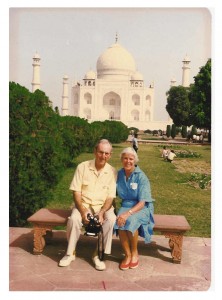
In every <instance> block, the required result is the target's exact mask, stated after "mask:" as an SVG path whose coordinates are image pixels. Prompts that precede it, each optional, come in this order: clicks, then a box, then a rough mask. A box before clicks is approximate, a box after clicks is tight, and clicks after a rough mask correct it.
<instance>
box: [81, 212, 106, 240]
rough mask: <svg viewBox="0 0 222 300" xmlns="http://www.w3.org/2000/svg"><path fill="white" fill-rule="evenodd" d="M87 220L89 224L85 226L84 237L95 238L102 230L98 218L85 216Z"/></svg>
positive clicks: (89, 215)
mask: <svg viewBox="0 0 222 300" xmlns="http://www.w3.org/2000/svg"><path fill="white" fill-rule="evenodd" d="M87 219H88V220H89V223H88V224H86V225H85V230H86V232H85V235H90V236H97V235H98V233H99V232H100V231H101V228H102V225H101V224H100V222H99V219H98V216H97V215H94V216H93V215H91V214H87Z"/></svg>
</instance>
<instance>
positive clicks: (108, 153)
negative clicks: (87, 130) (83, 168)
mask: <svg viewBox="0 0 222 300" xmlns="http://www.w3.org/2000/svg"><path fill="white" fill-rule="evenodd" d="M97 153H98V154H99V155H101V156H102V155H103V154H105V156H109V155H110V154H111V153H110V152H103V151H97Z"/></svg>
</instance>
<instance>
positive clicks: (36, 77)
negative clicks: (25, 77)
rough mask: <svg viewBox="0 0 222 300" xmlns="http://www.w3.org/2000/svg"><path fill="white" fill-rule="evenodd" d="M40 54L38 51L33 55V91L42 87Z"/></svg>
mask: <svg viewBox="0 0 222 300" xmlns="http://www.w3.org/2000/svg"><path fill="white" fill-rule="evenodd" d="M40 60H41V58H40V56H39V54H38V53H37V52H36V53H35V55H34V57H33V63H32V65H33V78H32V92H33V93H34V91H35V90H38V89H40Z"/></svg>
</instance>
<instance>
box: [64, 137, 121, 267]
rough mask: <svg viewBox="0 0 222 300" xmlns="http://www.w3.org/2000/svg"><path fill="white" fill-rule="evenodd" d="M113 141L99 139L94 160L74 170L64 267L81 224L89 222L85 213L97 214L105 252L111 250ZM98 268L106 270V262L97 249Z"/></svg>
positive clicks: (95, 257) (73, 250)
mask: <svg viewBox="0 0 222 300" xmlns="http://www.w3.org/2000/svg"><path fill="white" fill-rule="evenodd" d="M111 153H112V145H111V144H110V142H109V141H108V140H105V139H103V140H100V141H99V142H98V143H97V145H96V146H95V149H94V156H95V158H94V159H93V160H89V161H85V162H82V163H80V164H79V165H78V166H77V168H76V171H75V174H74V177H73V180H72V182H71V185H70V190H72V191H73V199H74V204H75V207H74V208H73V211H72V214H71V216H70V218H69V220H68V223H67V239H68V248H67V252H66V255H65V256H64V257H63V258H62V259H61V260H60V262H59V266H60V267H66V266H68V265H70V263H71V262H72V261H74V260H75V257H76V255H75V249H76V244H77V242H78V240H79V237H80V234H81V228H82V226H83V224H88V223H89V220H88V219H87V214H88V213H91V214H97V215H98V218H99V222H100V223H101V224H102V226H103V234H104V253H105V254H110V253H111V245H112V235H113V226H114V223H115V221H116V215H115V213H114V207H113V205H112V203H113V199H114V198H115V196H116V171H115V169H114V168H113V167H112V166H111V165H110V164H108V160H109V159H110V157H111ZM92 260H93V263H94V265H95V268H96V269H97V270H100V271H102V270H105V269H106V265H105V263H104V261H101V260H100V259H99V257H98V253H97V250H96V251H95V252H94V254H93V256H92Z"/></svg>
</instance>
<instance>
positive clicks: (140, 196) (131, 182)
mask: <svg viewBox="0 0 222 300" xmlns="http://www.w3.org/2000/svg"><path fill="white" fill-rule="evenodd" d="M120 156H121V161H122V165H123V168H122V169H120V170H119V171H118V177H117V193H118V196H119V198H121V199H122V203H121V207H120V209H119V211H118V215H117V220H116V223H115V225H114V231H115V232H116V233H117V232H118V235H119V238H120V242H121V245H122V248H123V251H124V253H125V258H124V259H123V261H122V262H121V263H120V265H119V267H120V269H121V270H127V269H129V268H130V269H134V268H137V267H138V264H139V257H138V249H137V244H138V236H141V237H143V238H144V239H145V243H149V242H150V239H151V235H152V233H153V226H154V219H153V213H154V208H153V199H152V197H151V191H150V183H149V180H148V178H147V176H146V175H145V173H144V172H143V171H142V170H141V169H140V168H139V167H138V166H137V162H138V156H137V153H136V152H135V150H134V149H133V148H131V147H128V148H125V149H124V150H123V151H122V153H121V155H120Z"/></svg>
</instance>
